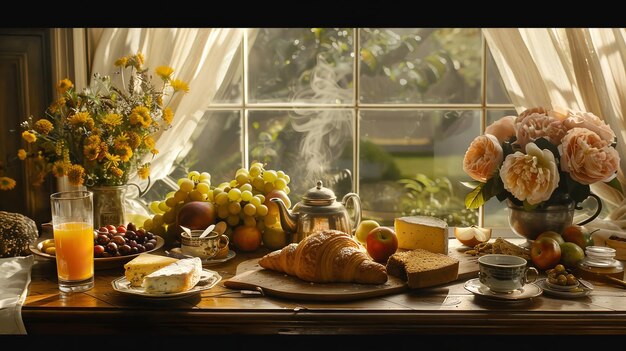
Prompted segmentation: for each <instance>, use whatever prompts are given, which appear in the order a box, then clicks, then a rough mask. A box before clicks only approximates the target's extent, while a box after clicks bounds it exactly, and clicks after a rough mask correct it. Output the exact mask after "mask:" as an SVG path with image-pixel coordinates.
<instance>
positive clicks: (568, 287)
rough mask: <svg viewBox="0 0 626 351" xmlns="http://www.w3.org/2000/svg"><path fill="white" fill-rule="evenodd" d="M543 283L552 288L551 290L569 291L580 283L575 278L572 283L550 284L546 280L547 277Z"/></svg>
mask: <svg viewBox="0 0 626 351" xmlns="http://www.w3.org/2000/svg"><path fill="white" fill-rule="evenodd" d="M545 284H546V286H547V287H548V288H550V289H552V290H558V291H570V290H572V289H574V288H577V287H578V285H580V283H579V282H578V279H577V280H576V284H574V285H559V284H552V283H550V282H549V281H548V279H546V281H545Z"/></svg>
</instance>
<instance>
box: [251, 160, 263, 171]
mask: <svg viewBox="0 0 626 351" xmlns="http://www.w3.org/2000/svg"><path fill="white" fill-rule="evenodd" d="M252 167H257V168H259V169H260V170H263V169H264V168H263V164H262V163H261V162H254V163H252V164H251V165H250V169H252Z"/></svg>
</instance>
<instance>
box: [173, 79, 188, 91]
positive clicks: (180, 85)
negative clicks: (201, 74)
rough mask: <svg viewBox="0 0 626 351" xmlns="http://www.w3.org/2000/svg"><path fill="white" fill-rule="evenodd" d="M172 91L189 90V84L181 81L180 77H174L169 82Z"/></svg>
mask: <svg viewBox="0 0 626 351" xmlns="http://www.w3.org/2000/svg"><path fill="white" fill-rule="evenodd" d="M170 84H171V85H172V88H174V91H184V92H185V93H187V92H189V85H187V83H185V82H183V81H182V80H180V79H174V80H172V81H171V82H170Z"/></svg>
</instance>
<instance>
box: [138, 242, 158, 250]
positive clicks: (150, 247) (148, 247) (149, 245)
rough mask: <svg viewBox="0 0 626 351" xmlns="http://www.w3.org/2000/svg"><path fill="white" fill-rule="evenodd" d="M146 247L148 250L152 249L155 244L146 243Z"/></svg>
mask: <svg viewBox="0 0 626 351" xmlns="http://www.w3.org/2000/svg"><path fill="white" fill-rule="evenodd" d="M137 247H139V245H137ZM144 247H145V248H146V251H150V250H152V249H154V244H153V243H150V242H149V243H146V244H145V245H144ZM140 250H141V249H140Z"/></svg>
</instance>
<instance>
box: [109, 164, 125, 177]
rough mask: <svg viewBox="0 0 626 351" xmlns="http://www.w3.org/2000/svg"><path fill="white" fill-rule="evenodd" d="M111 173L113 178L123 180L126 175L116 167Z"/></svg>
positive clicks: (110, 170)
mask: <svg viewBox="0 0 626 351" xmlns="http://www.w3.org/2000/svg"><path fill="white" fill-rule="evenodd" d="M109 173H111V174H112V175H113V176H115V177H117V178H122V176H123V175H124V171H122V170H121V169H119V168H117V167H115V166H113V167H111V168H109Z"/></svg>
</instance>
